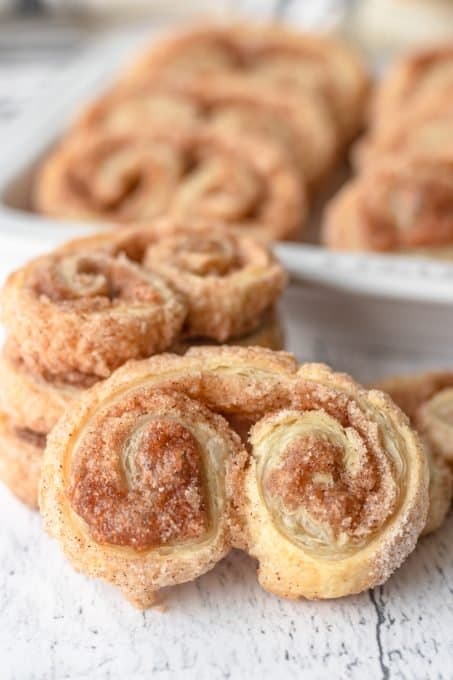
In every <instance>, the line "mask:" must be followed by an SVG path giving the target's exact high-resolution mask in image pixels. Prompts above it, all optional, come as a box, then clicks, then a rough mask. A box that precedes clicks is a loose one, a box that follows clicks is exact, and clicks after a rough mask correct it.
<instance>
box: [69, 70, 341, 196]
mask: <svg viewBox="0 0 453 680" xmlns="http://www.w3.org/2000/svg"><path fill="white" fill-rule="evenodd" d="M301 114H302V115H301ZM201 125H209V126H212V127H213V128H214V129H215V130H216V131H218V132H219V133H221V134H223V135H231V134H233V135H234V136H237V135H241V136H243V135H246V136H247V137H253V138H258V140H263V139H265V140H267V142H268V143H270V142H273V143H274V144H276V145H277V146H278V147H279V148H281V149H282V150H283V151H284V153H285V154H286V155H287V157H288V158H290V159H291V160H292V161H293V162H294V164H295V165H296V167H297V168H298V169H299V171H300V174H301V178H302V180H303V181H306V182H308V183H309V184H310V185H312V186H313V185H314V184H315V183H316V182H318V181H319V180H320V179H322V178H323V177H324V176H325V175H326V173H327V171H328V170H329V169H330V168H331V166H332V164H333V159H334V153H335V150H336V145H337V141H336V135H335V130H334V126H333V122H332V118H331V116H330V114H329V111H328V109H327V107H326V105H325V103H324V101H323V100H322V98H320V97H319V96H316V94H315V93H309V94H306V93H305V92H300V93H297V95H291V94H289V93H288V94H287V95H285V97H284V98H282V97H281V96H278V95H277V96H276V95H275V94H274V93H273V92H272V91H271V90H270V89H268V88H265V89H263V88H262V87H260V85H259V83H256V82H255V80H254V79H252V78H250V77H248V76H247V75H236V76H234V75H229V76H226V75H225V76H223V77H222V78H221V80H220V81H218V79H217V78H214V77H213V78H206V76H203V77H202V78H200V77H194V78H193V79H191V80H189V81H187V82H184V83H170V84H166V85H165V86H162V84H160V83H159V82H157V83H149V84H148V85H147V86H141V87H138V88H137V87H133V86H130V87H125V86H122V87H116V88H114V89H113V90H112V91H111V92H109V93H107V95H105V96H104V97H102V98H101V99H99V100H97V101H95V102H94V104H93V105H91V106H90V107H89V108H88V110H87V111H85V112H84V113H83V114H82V115H81V116H80V118H79V120H78V121H77V123H76V129H79V130H80V129H81V130H90V129H104V130H109V131H110V132H115V133H131V132H132V133H134V132H135V131H136V130H137V129H152V130H156V129H159V128H161V129H162V128H163V129H168V128H169V127H170V126H178V127H179V129H187V130H193V129H196V128H197V127H200V126H201Z"/></svg>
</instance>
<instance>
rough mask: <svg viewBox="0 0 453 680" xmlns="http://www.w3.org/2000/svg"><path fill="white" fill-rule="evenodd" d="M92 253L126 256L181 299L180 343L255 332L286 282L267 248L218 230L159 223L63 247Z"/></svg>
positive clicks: (232, 336)
mask: <svg viewBox="0 0 453 680" xmlns="http://www.w3.org/2000/svg"><path fill="white" fill-rule="evenodd" d="M92 250H93V251H96V250H99V251H102V252H107V253H109V254H110V255H112V256H118V255H119V254H121V253H123V254H125V255H127V256H128V257H129V258H131V259H133V260H135V261H137V262H138V263H139V264H142V265H144V266H145V267H147V268H148V269H150V270H151V271H152V272H154V273H156V274H157V275H158V276H160V277H162V278H163V279H164V280H165V281H167V283H169V284H170V286H171V287H172V288H173V289H174V290H176V291H177V292H178V293H180V294H181V295H182V297H183V299H184V301H185V303H186V305H187V307H188V314H187V317H186V320H185V324H184V338H180V339H178V342H184V341H185V338H186V337H189V338H197V337H199V338H206V339H207V340H208V342H209V340H210V339H213V340H216V341H218V342H225V341H231V338H235V337H240V336H241V335H243V334H247V333H249V332H251V331H253V330H254V329H255V328H257V326H259V325H260V324H261V323H262V321H263V318H262V317H263V315H264V314H266V311H267V310H268V309H269V307H270V306H271V305H272V304H274V303H275V302H276V300H277V299H278V298H279V297H280V294H281V292H282V290H283V288H284V287H285V284H286V281H287V276H286V273H285V271H284V269H283V267H282V266H281V265H280V264H279V263H278V261H277V259H276V258H275V257H274V255H273V254H272V252H271V250H270V249H269V248H268V247H267V246H266V245H265V244H264V243H261V242H258V241H256V240H252V239H250V238H248V237H246V236H243V235H241V234H234V233H231V232H230V231H229V230H228V229H227V228H225V227H221V226H220V225H210V226H209V227H205V226H203V225H200V224H197V223H181V222H178V221H174V220H169V219H160V220H155V221H154V222H152V223H150V224H149V225H147V226H144V227H138V228H130V229H124V230H121V231H120V232H118V231H113V232H107V233H102V234H99V235H96V236H93V237H88V238H85V239H77V240H76V241H73V242H70V243H68V244H66V245H65V246H63V252H65V253H74V252H75V253H78V252H86V251H92ZM230 344H234V343H231V342H230ZM257 344H262V343H261V342H257Z"/></svg>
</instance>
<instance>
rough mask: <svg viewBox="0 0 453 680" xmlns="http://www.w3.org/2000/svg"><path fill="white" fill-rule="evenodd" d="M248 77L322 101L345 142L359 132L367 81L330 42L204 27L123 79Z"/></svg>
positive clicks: (274, 30) (268, 30) (155, 50)
mask: <svg viewBox="0 0 453 680" xmlns="http://www.w3.org/2000/svg"><path fill="white" fill-rule="evenodd" d="M238 73H246V74H247V75H249V76H250V77H252V78H255V79H256V80H257V82H259V83H260V84H261V86H263V87H268V88H270V89H274V90H275V89H278V90H279V91H280V92H281V93H283V94H286V93H287V92H296V91H299V92H313V93H315V94H316V95H318V96H322V97H323V98H324V99H325V101H326V103H327V105H328V106H329V107H330V109H331V111H332V112H333V114H334V115H335V117H336V119H337V122H338V126H339V128H340V130H341V132H342V134H343V135H344V136H345V137H350V136H351V135H352V134H354V132H355V131H356V130H357V127H358V126H359V124H360V119H361V113H362V111H361V109H362V107H363V100H364V96H365V93H366V90H367V82H368V79H367V75H366V73H365V69H364V67H363V64H362V62H361V61H360V59H359V58H358V56H357V55H356V54H354V53H353V52H352V51H351V50H349V49H348V48H347V47H346V46H345V45H343V44H341V43H340V42H339V41H337V40H334V39H333V38H327V37H321V36H318V35H316V36H315V35H309V34H303V33H296V32H293V31H290V30H288V29H287V28H283V27H281V26H280V27H278V26H275V25H274V26H270V25H268V26H264V25H261V26H260V25H251V24H244V25H232V26H225V27H222V26H203V27H200V28H199V29H195V30H191V31H188V32H186V33H182V34H178V35H176V36H175V37H173V38H171V39H167V40H163V41H161V42H160V43H158V44H157V45H154V46H153V47H152V48H151V49H150V50H149V51H148V52H147V53H145V54H144V55H143V56H142V57H140V58H139V59H138V60H137V61H136V63H135V64H133V65H132V67H131V68H130V69H129V70H128V71H127V72H126V73H125V74H124V76H123V81H124V82H126V83H128V84H131V83H134V84H137V83H140V84H144V83H145V84H146V83H149V82H155V80H156V78H158V79H160V80H161V81H164V82H173V83H174V82H179V83H181V82H187V80H190V79H191V78H193V77H194V76H200V75H201V76H202V77H207V78H208V77H209V78H217V79H221V78H223V77H225V76H229V75H231V74H238Z"/></svg>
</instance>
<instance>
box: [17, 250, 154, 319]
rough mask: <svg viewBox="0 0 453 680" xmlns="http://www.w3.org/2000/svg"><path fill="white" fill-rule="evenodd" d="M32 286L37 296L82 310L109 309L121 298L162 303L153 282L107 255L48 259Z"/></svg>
mask: <svg viewBox="0 0 453 680" xmlns="http://www.w3.org/2000/svg"><path fill="white" fill-rule="evenodd" d="M30 285H31V288H32V290H33V291H34V292H35V294H36V295H37V296H39V297H40V296H43V297H45V298H47V299H49V300H51V301H52V302H55V303H60V304H63V305H69V306H71V307H74V308H76V309H77V310H78V311H79V312H80V313H83V312H85V311H86V312H90V311H98V310H102V309H105V308H106V307H109V306H110V305H111V304H112V303H114V302H115V301H117V300H118V301H121V302H126V303H131V304H150V305H154V304H159V303H160V302H162V299H161V296H160V294H159V293H158V292H157V290H156V289H155V288H154V286H153V285H152V283H151V282H150V281H148V280H146V279H144V278H143V277H142V276H141V273H140V272H137V271H135V269H133V268H132V266H131V265H130V264H128V262H127V261H124V262H122V261H119V260H114V259H112V258H110V257H107V256H104V255H102V256H98V257H96V256H91V257H89V256H81V257H77V256H69V257H67V258H63V259H61V260H54V261H49V262H46V263H45V264H44V265H43V266H41V267H39V268H38V269H36V271H35V272H34V273H33V275H32V279H31V281H30Z"/></svg>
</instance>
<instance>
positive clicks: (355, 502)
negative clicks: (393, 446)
mask: <svg viewBox="0 0 453 680" xmlns="http://www.w3.org/2000/svg"><path fill="white" fill-rule="evenodd" d="M281 460H282V463H281V466H280V467H278V468H276V469H274V470H273V471H272V472H271V473H270V475H269V477H268V478H267V481H266V484H267V491H268V493H269V494H270V495H271V496H273V497H274V498H278V499H280V501H281V502H282V503H283V506H284V507H285V510H287V511H288V512H294V511H297V509H298V508H299V507H300V506H303V507H304V508H305V510H306V511H307V512H308V513H309V514H310V515H311V516H312V517H313V518H314V519H315V520H317V521H319V522H322V523H323V524H327V525H328V526H329V527H330V529H331V530H332V532H333V534H334V536H335V537H338V536H339V535H340V534H341V533H348V534H354V533H355V532H356V530H357V528H358V527H359V525H360V524H361V523H362V522H363V512H364V506H365V502H366V500H367V498H368V496H369V494H370V493H371V492H373V491H374V490H375V489H376V488H377V486H378V485H379V477H378V474H377V471H376V469H375V466H374V465H373V464H372V462H371V461H370V458H369V456H368V455H367V454H366V453H364V454H363V461H359V462H358V465H357V469H355V467H352V468H350V467H348V466H345V464H344V460H343V450H342V448H341V447H340V446H337V445H335V444H334V443H332V442H330V441H329V440H328V439H321V438H319V437H318V436H316V435H310V434H309V435H307V436H303V437H300V438H299V439H297V440H295V441H293V442H292V443H291V444H290V445H289V446H288V447H287V449H286V450H285V451H284V453H283V454H282V458H281ZM375 510H378V509H377V508H376V509H375ZM378 514H379V513H378Z"/></svg>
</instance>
